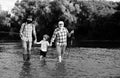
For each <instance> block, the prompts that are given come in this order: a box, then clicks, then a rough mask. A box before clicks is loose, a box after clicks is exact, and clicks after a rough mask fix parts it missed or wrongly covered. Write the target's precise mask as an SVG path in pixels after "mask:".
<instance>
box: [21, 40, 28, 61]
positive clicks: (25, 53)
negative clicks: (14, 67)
mask: <svg viewBox="0 0 120 78" xmlns="http://www.w3.org/2000/svg"><path fill="white" fill-rule="evenodd" d="M22 45H23V60H24V61H26V58H27V42H26V41H22Z"/></svg>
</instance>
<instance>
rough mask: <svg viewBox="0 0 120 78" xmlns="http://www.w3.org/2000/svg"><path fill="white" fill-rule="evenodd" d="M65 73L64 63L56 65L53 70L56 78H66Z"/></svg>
mask: <svg viewBox="0 0 120 78" xmlns="http://www.w3.org/2000/svg"><path fill="white" fill-rule="evenodd" d="M66 76H67V72H66V67H65V62H61V63H57V64H56V69H55V77H56V78H66Z"/></svg>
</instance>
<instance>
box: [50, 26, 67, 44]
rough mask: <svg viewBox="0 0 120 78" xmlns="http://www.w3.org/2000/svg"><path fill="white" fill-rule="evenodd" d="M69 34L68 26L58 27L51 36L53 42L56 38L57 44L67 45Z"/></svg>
mask: <svg viewBox="0 0 120 78" xmlns="http://www.w3.org/2000/svg"><path fill="white" fill-rule="evenodd" d="M67 35H68V30H67V28H65V27H63V28H62V29H60V28H56V29H55V31H54V33H53V36H52V38H51V42H54V40H55V39H56V45H60V46H61V45H67Z"/></svg>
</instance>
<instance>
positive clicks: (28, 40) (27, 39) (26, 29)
mask: <svg viewBox="0 0 120 78" xmlns="http://www.w3.org/2000/svg"><path fill="white" fill-rule="evenodd" d="M32 33H33V35H34V37H35V40H36V39H37V37H36V31H35V25H34V24H33V23H32V18H28V19H27V22H25V23H23V24H22V26H21V29H20V37H21V39H22V44H23V49H24V53H23V60H24V61H29V60H30V54H31V47H32ZM27 45H28V46H27Z"/></svg>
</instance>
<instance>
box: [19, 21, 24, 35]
mask: <svg viewBox="0 0 120 78" xmlns="http://www.w3.org/2000/svg"><path fill="white" fill-rule="evenodd" d="M24 25H25V23H23V24H22V25H21V28H20V36H22V35H23V28H24Z"/></svg>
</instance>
